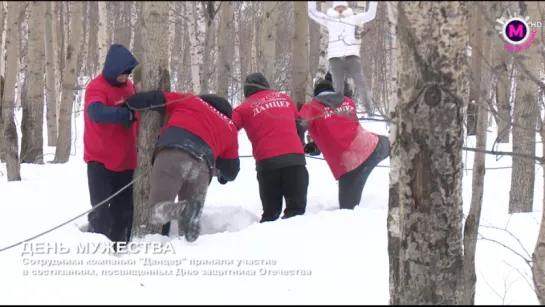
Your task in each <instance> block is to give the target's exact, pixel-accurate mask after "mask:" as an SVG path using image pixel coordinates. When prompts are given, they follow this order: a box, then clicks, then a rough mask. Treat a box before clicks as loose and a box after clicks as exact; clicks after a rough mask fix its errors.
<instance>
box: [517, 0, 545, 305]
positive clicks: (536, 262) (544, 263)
mask: <svg viewBox="0 0 545 307" xmlns="http://www.w3.org/2000/svg"><path fill="white" fill-rule="evenodd" d="M523 6H525V7H522V8H521V14H524V13H525V11H526V12H528V14H527V15H528V16H530V20H531V21H536V20H543V17H542V16H543V15H541V16H540V14H539V12H544V11H545V5H543V3H542V2H532V1H525V2H524V3H523ZM525 9H526V10H525ZM541 14H543V13H541ZM523 16H524V15H523ZM533 44H535V45H536V46H532V47H536V48H529V49H527V50H525V53H526V54H527V56H528V57H529V58H528V61H529V62H530V63H523V62H522V63H520V62H519V63H518V65H517V66H518V67H520V68H521V70H523V71H525V73H530V76H527V77H531V78H528V79H527V80H526V82H527V83H531V84H532V85H527V89H528V90H530V92H529V93H528V92H527V93H525V96H533V97H532V98H530V97H524V99H525V100H530V99H536V98H537V97H536V96H537V95H536V94H537V93H538V91H537V88H538V87H539V85H540V84H537V83H536V82H535V80H537V79H538V78H539V74H536V73H539V70H540V67H541V66H540V65H535V64H536V62H539V57H540V55H541V56H543V52H542V50H543V45H544V44H545V41H544V40H543V36H542V35H537V37H536V39H535V41H534V43H533ZM538 46H539V48H538ZM528 53H529V54H528ZM543 57H545V56H543ZM532 90H533V91H532ZM542 91H543V89H541V94H542ZM540 98H541V99H540V101H541V103H542V104H543V96H542V95H541V97H540ZM517 99H518V96H517ZM544 122H545V121H544V119H541V131H540V133H541V139H542V141H544V142H545V125H543V123H544ZM514 138H515V136H514V135H513V139H514ZM542 156H544V157H545V146H543V147H542ZM543 166H545V163H543V162H542V167H543ZM544 178H545V174H544ZM543 189H544V191H545V181H544V182H543ZM544 195H545V194H544ZM543 209H544V210H543V212H542V215H541V224H540V226H539V233H538V237H537V240H536V245H535V247H534V252H533V254H532V275H533V282H534V290H535V292H536V295H537V298H538V301H539V304H540V305H545V197H544V199H543Z"/></svg>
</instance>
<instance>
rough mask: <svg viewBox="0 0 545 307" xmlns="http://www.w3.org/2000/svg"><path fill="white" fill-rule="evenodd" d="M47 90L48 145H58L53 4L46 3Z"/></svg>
mask: <svg viewBox="0 0 545 307" xmlns="http://www.w3.org/2000/svg"><path fill="white" fill-rule="evenodd" d="M45 6H46V10H45V33H44V39H45V76H46V77H45V89H46V95H45V97H46V119H47V145H48V146H56V145H57V98H56V97H57V94H56V92H57V89H56V88H55V66H54V65H55V52H54V50H53V22H52V19H53V15H52V12H53V8H52V5H51V2H49V1H48V2H46V3H45Z"/></svg>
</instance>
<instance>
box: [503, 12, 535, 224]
mask: <svg viewBox="0 0 545 307" xmlns="http://www.w3.org/2000/svg"><path fill="white" fill-rule="evenodd" d="M523 3H524V2H521V4H523ZM527 5H528V4H526V5H525V4H523V5H521V8H520V9H521V14H522V15H523V16H526V14H530V15H529V16H530V20H539V14H538V12H539V10H537V11H536V12H530V11H529V10H526V6H527ZM531 18H534V19H531ZM534 43H535V42H534ZM538 51H539V50H537V48H535V49H528V50H526V52H525V54H524V56H521V57H520V59H517V60H516V61H517V63H520V64H522V65H523V67H526V68H527V69H528V70H529V72H530V73H531V74H532V75H533V76H539V72H540V70H541V58H540V54H539V53H538ZM538 93H539V86H538V85H537V84H536V83H535V82H533V81H532V79H531V78H529V76H528V75H527V73H526V72H524V70H523V69H521V67H520V66H518V65H517V89H516V101H515V108H514V111H513V152H516V153H521V154H524V155H530V156H535V152H536V146H535V135H536V125H537V116H538V115H539V105H538V95H537V94H538ZM512 161H513V168H512V171H511V189H510V191H509V213H510V214H511V213H518V212H532V209H533V205H534V182H535V164H534V161H533V160H530V159H527V158H522V157H520V156H513V157H512Z"/></svg>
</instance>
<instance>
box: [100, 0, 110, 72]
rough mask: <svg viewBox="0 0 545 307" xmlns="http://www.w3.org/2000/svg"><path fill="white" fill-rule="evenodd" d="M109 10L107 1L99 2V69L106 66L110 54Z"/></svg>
mask: <svg viewBox="0 0 545 307" xmlns="http://www.w3.org/2000/svg"><path fill="white" fill-rule="evenodd" d="M107 18H108V10H107V7H106V1H98V67H99V70H100V69H102V66H104V61H105V60H106V53H108V33H107V31H108V19H107Z"/></svg>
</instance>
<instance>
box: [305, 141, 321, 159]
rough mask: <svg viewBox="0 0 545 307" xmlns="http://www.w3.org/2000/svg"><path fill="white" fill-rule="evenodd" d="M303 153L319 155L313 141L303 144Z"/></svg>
mask: <svg viewBox="0 0 545 307" xmlns="http://www.w3.org/2000/svg"><path fill="white" fill-rule="evenodd" d="M304 150H305V154H307V155H309V156H319V155H320V153H321V152H320V149H318V146H316V144H315V143H314V142H309V143H307V144H306V145H305V148H304Z"/></svg>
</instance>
